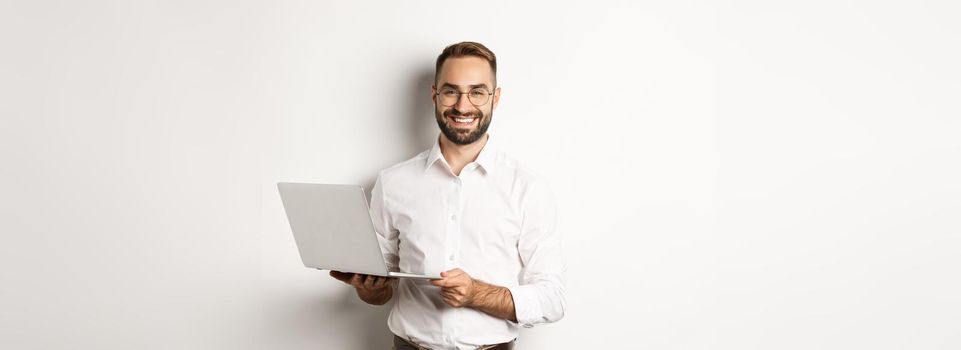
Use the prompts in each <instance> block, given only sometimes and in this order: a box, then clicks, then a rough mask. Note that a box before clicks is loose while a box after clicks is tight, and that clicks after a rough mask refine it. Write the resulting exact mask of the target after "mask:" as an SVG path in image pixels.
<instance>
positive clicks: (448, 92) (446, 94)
mask: <svg viewBox="0 0 961 350" xmlns="http://www.w3.org/2000/svg"><path fill="white" fill-rule="evenodd" d="M458 97H460V92H458V91H457V90H454V89H442V90H440V103H441V104H443V105H444V106H445V107H450V106H453V105H455V104H456V103H457V98H458Z"/></svg>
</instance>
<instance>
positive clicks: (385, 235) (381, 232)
mask: <svg viewBox="0 0 961 350" xmlns="http://www.w3.org/2000/svg"><path fill="white" fill-rule="evenodd" d="M370 221H371V222H373V224H374V231H375V232H377V242H378V243H380V252H381V253H382V254H383V255H384V262H386V263H387V269H388V270H389V271H398V270H397V265H398V262H399V261H400V255H399V254H398V253H397V244H398V236H399V231H397V229H395V228H394V226H393V225H392V224H391V219H390V210H389V208H388V206H387V198H386V196H385V195H384V179H383V174H380V175H378V176H377V182H376V183H374V189H373V190H371V192H370Z"/></svg>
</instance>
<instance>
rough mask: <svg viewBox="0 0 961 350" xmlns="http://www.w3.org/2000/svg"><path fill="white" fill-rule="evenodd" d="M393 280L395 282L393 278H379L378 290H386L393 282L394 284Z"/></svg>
mask: <svg viewBox="0 0 961 350" xmlns="http://www.w3.org/2000/svg"><path fill="white" fill-rule="evenodd" d="M393 280H394V279H393V278H391V277H381V278H379V279H378V282H379V284H378V288H385V287H387V286H388V285H390V283H391V282H393Z"/></svg>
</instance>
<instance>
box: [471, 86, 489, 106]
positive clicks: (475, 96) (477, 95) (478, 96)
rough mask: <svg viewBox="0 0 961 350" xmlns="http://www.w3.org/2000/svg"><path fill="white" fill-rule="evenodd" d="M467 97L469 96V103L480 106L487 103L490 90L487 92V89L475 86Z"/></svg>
mask: <svg viewBox="0 0 961 350" xmlns="http://www.w3.org/2000/svg"><path fill="white" fill-rule="evenodd" d="M468 97H469V98H470V103H473V104H474V105H476V106H480V105H482V104H485V103H487V98H488V97H490V92H488V91H487V89H482V88H476V89H472V90H471V91H470V94H468Z"/></svg>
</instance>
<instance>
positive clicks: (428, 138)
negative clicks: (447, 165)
mask: <svg viewBox="0 0 961 350" xmlns="http://www.w3.org/2000/svg"><path fill="white" fill-rule="evenodd" d="M433 84H434V66H433V65H424V66H421V67H417V68H416V69H415V70H414V74H412V75H411V76H410V80H408V81H407V82H406V84H404V86H401V87H400V89H401V91H410V92H411V93H410V95H409V98H408V99H407V104H406V105H405V106H399V108H398V109H397V110H402V111H405V115H404V116H403V117H405V118H407V128H406V129H402V130H399V131H398V132H404V133H406V134H407V137H406V138H403V140H405V143H404V144H402V145H391V146H389V148H388V149H390V150H398V152H394V153H395V154H394V156H395V160H394V161H393V162H392V163H391V164H383V166H382V167H381V168H382V169H383V168H387V167H389V166H391V165H394V164H395V163H398V162H401V161H404V160H407V159H410V158H411V157H413V156H415V155H417V154H418V153H420V152H422V151H424V150H426V149H428V148H430V147H431V146H432V142H433V141H436V137H437V136H438V135H439V133H440V131H439V130H438V129H437V122H435V121H434V105H433V104H432V102H431V91H430V87H431V85H433ZM375 181H377V174H376V173H375V174H371V175H370V176H369V177H368V178H367V179H365V180H364V181H363V182H362V183H361V184H363V186H364V189H366V190H367V201H368V202H370V190H371V189H372V188H374V182H375Z"/></svg>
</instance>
